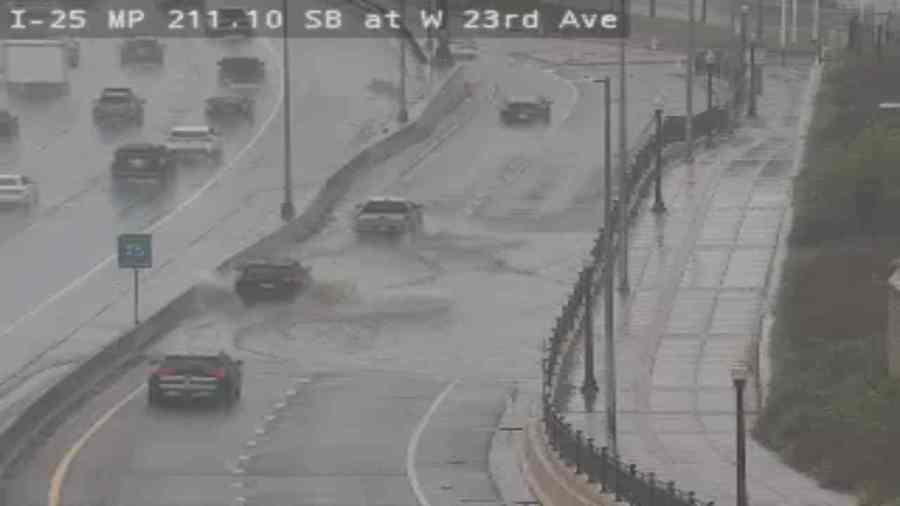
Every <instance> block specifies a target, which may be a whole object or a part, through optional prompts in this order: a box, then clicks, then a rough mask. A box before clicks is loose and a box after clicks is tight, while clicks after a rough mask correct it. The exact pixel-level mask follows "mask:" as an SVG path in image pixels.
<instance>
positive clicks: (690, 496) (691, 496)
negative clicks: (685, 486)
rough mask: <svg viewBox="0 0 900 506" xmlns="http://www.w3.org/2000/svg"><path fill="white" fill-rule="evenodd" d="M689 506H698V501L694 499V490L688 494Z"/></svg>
mask: <svg viewBox="0 0 900 506" xmlns="http://www.w3.org/2000/svg"><path fill="white" fill-rule="evenodd" d="M688 504H690V505H691V506H696V505H697V499H696V498H694V491H693V490H691V491H690V492H688Z"/></svg>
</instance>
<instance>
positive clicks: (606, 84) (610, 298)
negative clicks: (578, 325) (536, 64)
mask: <svg viewBox="0 0 900 506" xmlns="http://www.w3.org/2000/svg"><path fill="white" fill-rule="evenodd" d="M602 82H603V103H604V104H605V108H606V111H604V114H603V223H604V229H605V230H606V240H607V241H608V242H607V247H609V246H611V245H612V244H613V233H612V231H613V227H614V226H615V224H614V223H613V222H612V216H611V214H612V90H611V89H610V88H612V81H611V80H610V78H609V77H606V78H605V79H603V80H602ZM608 251H611V250H609V249H608ZM604 271H605V272H604V278H605V279H604V282H605V285H606V290H605V297H604V303H605V304H604V305H605V306H606V307H605V309H604V317H605V318H604V319H605V322H604V323H605V325H604V329H603V333H604V336H603V337H604V338H605V343H606V354H605V355H606V432H607V442H608V444H609V448H610V449H611V450H612V452H613V455H618V451H619V447H618V443H617V441H618V429H617V428H616V413H617V410H616V392H617V387H616V345H615V336H614V332H615V329H614V328H613V321H614V318H615V306H614V297H615V294H616V291H615V282H616V265H615V261H612V262H609V265H606V266H604Z"/></svg>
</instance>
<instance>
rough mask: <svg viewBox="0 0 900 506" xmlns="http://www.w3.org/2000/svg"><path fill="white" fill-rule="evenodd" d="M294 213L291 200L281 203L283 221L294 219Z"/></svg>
mask: <svg viewBox="0 0 900 506" xmlns="http://www.w3.org/2000/svg"><path fill="white" fill-rule="evenodd" d="M295 215H296V211H295V210H294V203H293V202H291V201H286V202H282V203H281V219H282V220H283V221H291V220H293V219H294V216H295Z"/></svg>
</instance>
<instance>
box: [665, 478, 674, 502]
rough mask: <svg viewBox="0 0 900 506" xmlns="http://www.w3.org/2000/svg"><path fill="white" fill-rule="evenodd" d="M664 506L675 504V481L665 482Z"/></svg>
mask: <svg viewBox="0 0 900 506" xmlns="http://www.w3.org/2000/svg"><path fill="white" fill-rule="evenodd" d="M666 503H668V504H666V506H672V505H674V504H675V482H674V481H669V483H667V484H666Z"/></svg>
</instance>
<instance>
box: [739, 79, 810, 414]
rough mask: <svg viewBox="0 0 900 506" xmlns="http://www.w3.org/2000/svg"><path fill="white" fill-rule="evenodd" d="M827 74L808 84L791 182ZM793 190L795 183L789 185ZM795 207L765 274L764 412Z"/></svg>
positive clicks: (760, 335) (760, 333)
mask: <svg viewBox="0 0 900 506" xmlns="http://www.w3.org/2000/svg"><path fill="white" fill-rule="evenodd" d="M823 71H824V68H823V65H822V64H816V65H814V66H813V70H812V72H811V75H810V77H809V82H808V83H807V87H806V93H805V95H804V98H803V100H804V104H803V106H802V109H801V111H802V112H801V115H800V119H799V121H798V122H797V123H798V125H797V137H798V139H800V142H798V143H797V146H796V148H795V151H794V163H793V166H792V167H791V172H790V174H791V178H793V177H796V176H797V174H798V173H799V171H800V168H801V167H802V166H803V164H804V163H805V161H806V137H807V134H808V132H809V126H810V123H812V117H813V114H814V112H815V106H816V96H817V95H818V91H819V85H820V84H821V81H822V73H823ZM790 187H791V188H793V182H791V183H790ZM793 217H794V206H793V201H790V202H788V206H787V209H786V210H785V212H784V214H783V215H782V218H781V222H780V223H779V224H778V231H777V232H776V237H777V239H776V244H775V251H774V252H773V254H772V256H771V258H770V259H769V265H768V267H767V272H766V281H765V285H764V287H763V296H764V299H763V308H764V309H763V311H762V314H761V315H760V319H759V325H758V327H757V328H758V330H757V338H756V343H757V346H756V350H755V351H756V354H755V360H756V364H757V367H755V368H754V370H755V376H756V377H755V378H754V380H755V381H756V390H757V409H758V411H760V412H761V411H762V409H763V407H764V406H765V404H766V400H768V397H769V383H770V380H771V377H772V364H771V357H770V356H769V347H770V345H771V342H772V331H773V328H774V326H775V305H776V304H777V302H778V300H777V299H778V293H779V291H780V288H781V283H780V281H781V271H782V266H783V263H784V259H785V256H786V254H787V250H788V247H787V238H788V236H789V235H790V231H791V224H792V223H793Z"/></svg>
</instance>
